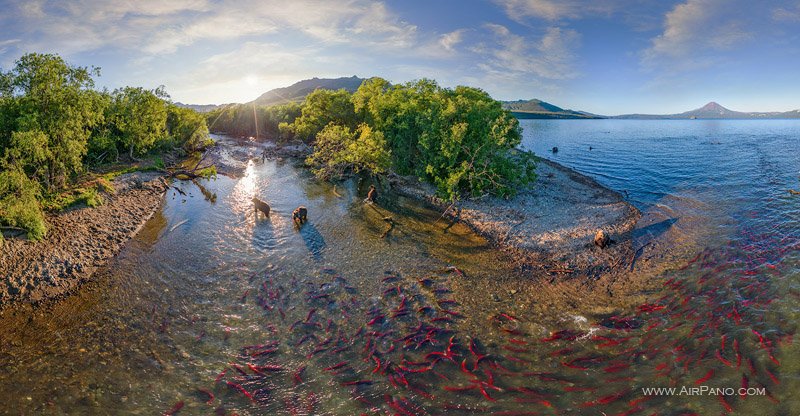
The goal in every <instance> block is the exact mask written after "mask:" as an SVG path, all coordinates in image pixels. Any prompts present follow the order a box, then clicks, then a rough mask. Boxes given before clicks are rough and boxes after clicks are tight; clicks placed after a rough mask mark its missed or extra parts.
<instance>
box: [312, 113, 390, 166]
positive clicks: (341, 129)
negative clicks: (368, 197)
mask: <svg viewBox="0 0 800 416" xmlns="http://www.w3.org/2000/svg"><path fill="white" fill-rule="evenodd" d="M306 163H307V164H308V165H310V166H311V170H312V171H313V172H314V174H315V175H317V176H318V177H320V178H323V179H331V178H341V177H342V176H344V175H345V174H347V173H349V172H354V173H358V172H361V171H368V172H371V173H383V172H385V171H386V170H387V169H388V168H389V166H390V164H391V158H390V155H389V150H388V149H387V146H386V140H385V139H384V137H383V133H381V132H379V131H375V130H373V129H372V128H371V127H370V126H369V125H367V124H361V125H359V126H358V128H357V129H356V130H355V131H351V130H350V128H349V127H347V126H341V125H338V124H334V123H330V124H328V125H327V126H325V128H323V129H322V131H320V132H319V134H317V137H316V144H315V146H314V153H313V154H312V155H311V156H309V157H308V158H307V159H306Z"/></svg>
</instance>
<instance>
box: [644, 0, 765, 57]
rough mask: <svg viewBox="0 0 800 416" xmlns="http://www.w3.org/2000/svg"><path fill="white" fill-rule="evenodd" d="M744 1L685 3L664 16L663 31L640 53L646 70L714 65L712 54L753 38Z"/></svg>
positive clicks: (749, 6)
mask: <svg viewBox="0 0 800 416" xmlns="http://www.w3.org/2000/svg"><path fill="white" fill-rule="evenodd" d="M748 11H754V6H753V5H752V4H750V3H749V2H748V1H746V0H688V1H686V2H685V3H681V4H678V5H677V6H675V8H673V9H672V10H671V11H670V12H669V13H667V15H666V16H665V22H664V31H663V32H662V33H661V34H660V35H658V36H656V37H655V38H653V39H652V40H651V44H650V47H649V48H647V49H646V50H645V51H644V52H643V54H642V63H643V64H644V65H645V66H646V67H650V68H654V67H662V68H664V67H670V68H672V70H673V71H682V70H689V69H696V68H702V67H707V66H709V65H711V64H713V62H714V60H715V54H716V53H719V52H723V51H726V50H731V49H733V48H735V47H736V46H738V45H741V44H743V43H745V42H747V41H749V40H750V39H751V38H753V37H754V36H755V34H754V33H753V32H752V31H751V30H750V29H749V28H750V27H751V26H752V22H751V21H750V20H751V17H752V14H750V15H749V14H748Z"/></svg>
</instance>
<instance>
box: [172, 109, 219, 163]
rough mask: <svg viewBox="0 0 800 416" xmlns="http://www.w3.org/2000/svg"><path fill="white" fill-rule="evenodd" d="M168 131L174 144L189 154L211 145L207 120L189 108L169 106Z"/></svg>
mask: <svg viewBox="0 0 800 416" xmlns="http://www.w3.org/2000/svg"><path fill="white" fill-rule="evenodd" d="M167 131H168V132H169V135H170V137H171V138H172V140H173V142H174V143H175V144H177V145H179V146H181V147H182V148H183V149H184V150H186V151H187V152H193V151H195V150H199V149H202V148H204V147H206V146H207V145H208V144H209V143H208V141H209V138H208V126H207V125H206V119H205V118H204V117H203V116H202V115H201V114H200V113H198V112H196V111H194V110H192V109H189V108H182V107H178V106H176V105H174V104H170V105H169V107H168V110H167Z"/></svg>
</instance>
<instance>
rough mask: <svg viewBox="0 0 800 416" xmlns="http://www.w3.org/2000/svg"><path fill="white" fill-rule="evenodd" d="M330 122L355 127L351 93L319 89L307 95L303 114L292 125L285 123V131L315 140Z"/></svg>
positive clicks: (306, 140)
mask: <svg viewBox="0 0 800 416" xmlns="http://www.w3.org/2000/svg"><path fill="white" fill-rule="evenodd" d="M329 123H334V124H338V125H341V126H346V127H349V128H350V129H354V128H355V127H356V125H357V124H358V123H357V119H356V114H355V109H354V108H353V103H352V101H351V100H350V93H349V92H347V91H346V90H344V89H341V90H338V91H331V90H323V89H317V90H315V91H314V92H312V93H311V94H309V95H308V96H307V97H306V100H305V102H304V103H303V109H302V114H301V115H300V117H298V118H297V119H296V120H294V123H292V124H291V125H284V131H283V132H284V133H285V134H292V135H294V137H296V138H298V139H300V140H303V141H304V142H313V141H314V138H315V137H316V136H317V133H319V132H320V131H322V129H323V128H324V127H325V126H327V125H328V124H329Z"/></svg>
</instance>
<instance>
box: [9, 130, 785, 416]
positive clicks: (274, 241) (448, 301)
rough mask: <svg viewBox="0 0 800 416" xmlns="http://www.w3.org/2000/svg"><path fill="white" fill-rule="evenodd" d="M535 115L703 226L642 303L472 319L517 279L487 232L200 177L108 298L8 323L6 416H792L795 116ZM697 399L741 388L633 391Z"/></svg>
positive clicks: (643, 195)
mask: <svg viewBox="0 0 800 416" xmlns="http://www.w3.org/2000/svg"><path fill="white" fill-rule="evenodd" d="M522 123H523V127H524V128H525V141H524V146H525V147H527V148H531V149H533V150H535V151H536V152H537V153H538V154H540V155H545V156H546V157H550V158H552V159H554V160H556V161H558V162H560V163H563V164H565V165H567V166H570V167H573V168H575V169H577V170H579V171H581V172H583V173H585V174H587V175H589V176H592V177H594V178H596V179H597V180H598V181H600V182H601V183H603V184H605V185H607V186H609V187H611V188H613V189H616V190H620V191H623V190H624V191H627V193H628V196H629V199H630V200H631V201H632V202H633V203H634V204H636V205H637V206H638V207H639V208H640V209H642V211H643V212H645V214H646V215H645V216H646V217H647V216H648V215H651V216H654V217H657V218H659V219H666V221H667V222H666V224H668V226H669V227H672V228H675V229H681V227H682V229H683V230H685V231H686V232H687V233H689V232H690V231H693V230H695V229H702V230H703V232H702V233H699V234H697V235H702V236H703V240H702V241H700V242H699V244H696V245H694V247H697V248H696V249H695V250H694V252H692V253H691V256H689V257H687V260H684V261H683V262H682V263H681V264H680V265H678V266H676V267H675V268H672V269H670V270H668V271H667V272H666V273H664V275H663V276H659V277H658V279H662V280H663V281H664V286H663V289H660V290H659V291H657V292H655V293H651V294H649V295H648V302H647V303H645V304H643V305H641V306H639V307H638V308H636V309H634V310H630V311H626V312H625V313H623V314H620V315H614V316H608V317H603V318H602V319H594V318H592V319H588V320H587V319H585V318H582V317H580V316H575V317H569V319H568V320H567V321H564V320H563V317H551V318H552V320H550V319H534V318H533V317H530V316H513V315H503V314H502V312H503V310H502V309H498V305H497V304H492V302H488V303H489V304H488V305H487V306H486V307H485V308H480V309H478V310H475V309H468V308H466V307H465V306H462V305H461V302H459V299H462V298H464V297H466V296H473V295H474V294H472V293H470V292H469V282H470V279H472V278H481V277H483V278H498V279H502V278H507V277H508V276H509V275H510V274H513V273H514V271H513V270H512V269H510V268H508V267H506V266H505V264H506V261H505V259H504V258H503V257H502V256H501V255H499V254H497V253H495V252H493V251H492V250H491V249H489V248H488V247H487V246H486V244H485V242H484V241H483V240H482V239H480V238H478V237H475V236H474V235H472V234H471V233H469V232H468V230H466V229H464V228H462V227H458V226H456V227H452V228H449V229H447V230H446V231H445V227H446V226H447V224H446V223H444V222H443V221H437V219H438V216H439V215H438V213H436V212H433V211H428V210H426V209H424V208H420V207H418V206H417V205H416V204H414V203H413V201H407V200H404V199H402V198H400V199H391V200H390V199H388V198H387V199H384V200H382V201H381V204H380V206H372V205H365V204H363V203H362V199H363V198H364V194H365V192H366V187H367V186H368V184H367V183H358V182H356V181H352V182H348V183H346V184H340V185H338V186H337V187H335V188H334V187H333V186H331V185H329V184H324V183H319V182H317V181H315V180H313V179H312V178H310V177H309V176H308V174H307V173H305V172H304V171H302V169H298V168H297V167H295V166H293V165H292V164H291V163H288V162H287V163H284V162H276V161H267V162H264V163H258V162H250V163H249V164H248V165H247V168H246V174H245V176H244V177H243V178H240V179H230V178H226V177H220V178H218V179H217V180H215V181H204V182H202V185H203V186H204V187H205V188H206V190H207V191H209V192H211V193H215V194H216V200H215V201H210V200H208V199H206V198H204V196H203V194H202V193H201V192H200V190H199V189H198V188H197V187H196V186H195V185H193V184H191V183H186V184H181V185H179V186H181V187H182V188H183V189H184V190H185V191H186V192H187V194H188V195H187V196H185V197H184V196H181V195H180V194H177V193H175V192H174V191H170V192H169V193H168V194H167V196H166V200H165V204H164V207H163V209H162V210H161V211H160V212H158V213H157V214H156V215H155V216H154V218H153V219H152V220H150V222H149V223H148V224H147V226H146V227H145V229H144V230H143V232H142V233H140V234H139V235H138V236H137V238H136V239H134V240H133V241H132V242H131V243H130V244H129V245H128V246H127V247H126V248H125V250H124V251H123V253H122V254H121V255H120V256H119V257H118V258H117V259H115V260H114V261H113V262H112V263H111V264H110V265H109V266H108V267H107V268H106V269H104V270H103V271H102V272H101V274H100V276H99V278H98V279H97V280H98V283H96V284H92V285H89V286H88V287H87V288H86V289H85V290H82V291H81V292H80V293H79V294H77V295H75V296H72V297H70V298H68V299H66V300H65V301H63V302H61V303H59V304H58V305H55V306H53V307H50V308H46V309H42V310H40V311H38V312H37V314H36V315H34V316H33V317H32V318H30V319H29V318H28V317H27V316H26V312H27V311H24V310H23V311H20V312H18V313H14V312H12V311H6V312H5V313H4V315H3V316H2V318H0V322H2V323H0V347H1V348H2V349H1V350H0V386H2V389H0V412H4V413H6V414H164V413H165V412H170V411H173V410H174V411H176V412H177V413H176V414H233V413H236V414H240V415H244V414H252V415H256V414H336V415H350V414H361V413H366V414H491V413H494V414H507V415H510V414H517V415H519V414H603V413H605V414H643V415H649V414H653V413H654V412H656V413H657V414H665V415H672V414H675V415H678V414H691V413H697V414H719V413H721V412H727V411H731V412H736V413H739V414H774V415H783V414H797V413H798V411H800V398H798V396H797V394H796V392H797V391H800V351H798V347H797V344H796V343H795V342H794V341H793V335H794V333H795V331H796V322H797V319H798V303H799V302H800V198H797V197H794V198H792V197H791V196H790V195H789V194H788V192H787V191H786V190H787V189H789V188H792V187H794V188H800V181H798V174H799V172H798V171H800V154H799V153H798V152H797V150H798V149H800V145H799V143H800V123H797V122H792V121H758V122H749V121H709V122H706V121H685V122H684V121H657V122H652V121H646V122H644V121H616V120H599V121H523V122H522ZM553 146H558V148H559V152H558V153H557V154H551V153H549V149H551V148H552V147H553ZM590 146H591V147H592V150H589V147H590ZM253 195H259V196H260V197H262V198H263V199H265V200H267V201H269V202H270V204H271V205H272V208H273V214H272V216H271V217H270V218H269V219H264V218H261V219H256V218H255V217H254V215H253V212H252V205H251V203H250V198H251V197H252V196H253ZM300 204H304V205H305V206H307V207H308V209H309V222H308V223H307V224H305V225H304V226H303V227H301V228H300V229H297V228H295V227H294V225H293V224H292V223H291V221H290V214H291V211H292V210H293V209H294V208H295V207H296V206H297V205H300ZM385 217H392V218H393V219H394V221H395V224H396V226H395V228H394V229H393V230H392V231H391V232H389V233H388V235H386V236H385V237H382V236H383V234H384V233H385V232H386V230H387V229H388V227H389V226H388V223H387V222H386V221H385V220H384V218H385ZM449 266H455V267H457V269H452V268H448V267H449ZM462 272H463V273H464V274H465V275H466V276H467V277H466V278H465V277H463V276H462V275H461V273H462ZM467 319H472V320H474V321H477V322H482V323H483V324H482V326H481V325H478V326H477V327H476V326H475V325H465V324H464V322H465V321H466V320H467ZM559 321H562V323H561V324H555V322H559ZM703 386H705V387H713V388H730V389H734V391H732V392H731V391H724V392H723V393H726V394H727V393H733V394H727V395H722V396H720V395H709V394H708V393H704V394H702V395H701V394H694V395H689V392H685V393H684V394H683V395H656V394H644V393H643V392H642V390H641V389H642V388H648V387H676V388H677V389H678V390H677V392H676V393H680V391H681V388H682V387H686V388H692V387H697V388H699V387H703ZM742 386H744V387H746V388H753V389H757V390H754V391H752V392H751V393H753V395H750V396H740V395H739V391H738V390H739V388H741V387H742ZM745 392H746V390H745ZM212 396H213V397H212ZM181 405H182V406H181ZM179 408H180V410H178V409H179ZM601 412H602V413H601Z"/></svg>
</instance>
